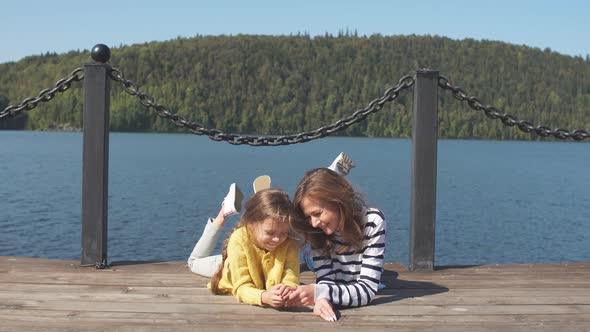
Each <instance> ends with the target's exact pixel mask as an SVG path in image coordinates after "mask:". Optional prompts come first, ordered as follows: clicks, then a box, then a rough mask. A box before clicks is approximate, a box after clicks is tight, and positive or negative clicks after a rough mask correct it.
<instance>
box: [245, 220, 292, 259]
mask: <svg viewBox="0 0 590 332" xmlns="http://www.w3.org/2000/svg"><path fill="white" fill-rule="evenodd" d="M253 226H254V232H253V233H254V243H256V246H257V247H258V248H260V249H263V250H267V251H273V250H275V249H276V248H277V247H278V246H279V245H280V244H281V243H283V242H285V240H286V239H287V237H288V235H289V224H288V223H286V222H282V221H276V220H274V219H273V218H266V219H264V220H263V221H262V222H260V223H257V224H254V225H253Z"/></svg>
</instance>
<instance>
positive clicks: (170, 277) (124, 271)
mask: <svg viewBox="0 0 590 332" xmlns="http://www.w3.org/2000/svg"><path fill="white" fill-rule="evenodd" d="M311 280H312V274H311V273H310V272H305V273H303V276H302V282H304V283H308V282H310V281H311ZM384 283H385V284H386V285H387V288H386V289H384V290H382V291H381V292H380V293H379V296H378V298H377V299H376V300H375V301H374V303H373V304H372V305H370V306H367V307H362V308H354V309H343V310H340V311H339V314H340V320H339V321H338V322H335V323H331V322H324V321H322V320H321V319H319V318H318V317H316V316H314V315H313V314H311V313H310V312H309V311H308V310H298V311H289V310H285V311H278V310H274V309H270V308H261V307H256V306H251V305H245V304H239V303H236V301H235V299H234V298H233V297H231V296H214V295H211V294H210V293H209V291H208V290H207V288H206V284H207V279H206V278H202V277H199V276H197V275H195V274H192V273H191V272H189V271H188V269H187V268H186V267H185V265H184V263H183V262H120V263H114V264H113V265H112V266H111V267H109V268H107V269H104V270H96V269H95V268H88V267H80V266H79V262H75V261H61V260H47V259H34V258H22V257H0V322H1V323H0V331H33V330H34V331H79V330H89V331H103V330H121V331H122V330H124V331H129V330H133V331H188V330H197V331H221V330H223V331H230V330H239V331H261V330H284V331H287V330H301V331H304V330H305V331H352V330H355V331H382V330H391V331H530V330H535V331H539V330H541V331H560V332H565V331H590V263H568V264H566V263H564V264H538V265H533V264H526V265H498V266H472V267H448V268H439V269H437V271H435V272H433V273H415V272H408V271H407V270H406V269H405V268H404V267H403V266H402V265H401V264H387V266H386V273H385V280H384Z"/></svg>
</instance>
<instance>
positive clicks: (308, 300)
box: [287, 284, 315, 307]
mask: <svg viewBox="0 0 590 332" xmlns="http://www.w3.org/2000/svg"><path fill="white" fill-rule="evenodd" d="M314 299H315V285H314V284H311V285H299V286H297V289H295V290H294V291H293V292H291V294H289V298H288V300H287V306H288V307H300V306H304V307H310V306H313V305H314V304H315V300H314Z"/></svg>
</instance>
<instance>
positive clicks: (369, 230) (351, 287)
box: [314, 209, 386, 307]
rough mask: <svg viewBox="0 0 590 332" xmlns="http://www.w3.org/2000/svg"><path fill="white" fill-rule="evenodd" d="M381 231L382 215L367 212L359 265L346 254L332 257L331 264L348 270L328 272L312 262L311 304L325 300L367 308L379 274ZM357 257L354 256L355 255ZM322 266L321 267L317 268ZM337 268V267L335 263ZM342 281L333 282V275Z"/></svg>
mask: <svg viewBox="0 0 590 332" xmlns="http://www.w3.org/2000/svg"><path fill="white" fill-rule="evenodd" d="M385 228H386V223H385V220H384V218H383V214H382V213H381V212H380V211H379V210H376V209H371V210H369V211H368V212H367V222H366V223H365V225H364V234H365V240H364V241H363V247H362V248H361V249H360V252H361V253H362V255H361V256H360V257H361V260H360V261H350V260H349V259H347V258H348V257H347V254H352V253H344V254H342V255H334V257H333V258H334V260H336V261H338V262H339V264H340V265H341V266H348V267H349V268H347V269H346V270H344V269H342V268H340V269H337V270H334V268H332V269H330V268H329V265H328V264H325V261H323V260H321V259H317V260H316V258H314V261H315V262H317V263H318V264H316V268H315V270H316V282H317V285H316V287H315V301H316V302H317V301H318V299H321V298H327V299H328V300H329V301H330V302H331V303H332V304H335V305H339V306H344V307H354V306H363V305H367V304H369V303H370V302H371V301H372V300H373V299H374V298H375V295H376V293H377V290H378V287H379V282H380V280H381V273H382V271H383V259H384V252H385ZM356 253H358V252H356ZM321 264H323V265H321ZM336 264H338V263H336ZM337 273H338V274H340V275H342V276H343V277H344V278H345V277H347V276H350V278H347V279H346V280H336V279H335V275H336V274H337Z"/></svg>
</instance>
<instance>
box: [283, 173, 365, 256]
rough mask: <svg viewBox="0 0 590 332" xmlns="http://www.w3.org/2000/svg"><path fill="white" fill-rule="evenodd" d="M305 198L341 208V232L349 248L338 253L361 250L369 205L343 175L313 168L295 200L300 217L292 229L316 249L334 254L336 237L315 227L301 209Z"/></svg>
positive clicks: (296, 219)
mask: <svg viewBox="0 0 590 332" xmlns="http://www.w3.org/2000/svg"><path fill="white" fill-rule="evenodd" d="M305 197H310V198H313V199H315V200H317V201H320V202H322V203H325V204H326V203H327V204H333V205H334V206H336V207H337V208H338V211H339V213H340V221H339V224H338V233H339V234H340V236H341V237H342V238H343V240H344V242H345V245H344V246H343V247H340V248H339V249H338V250H337V252H338V253H342V252H345V251H349V250H351V249H359V248H360V247H361V245H362V242H363V239H364V234H363V228H362V220H363V218H364V215H363V207H364V206H365V202H364V200H363V198H362V197H361V195H360V194H359V193H357V192H356V191H355V190H354V189H353V188H352V186H351V185H350V183H349V182H348V181H347V180H346V179H345V178H344V177H343V176H341V175H339V174H338V173H336V172H334V171H332V170H330V169H327V168H316V169H312V170H310V171H308V172H307V173H305V175H304V176H303V179H301V182H299V185H297V188H296V189H295V195H294V197H293V205H294V206H295V212H296V213H297V214H298V218H294V219H293V221H292V223H291V226H292V227H293V229H294V230H295V231H296V232H298V233H299V234H301V235H303V236H304V237H305V240H306V241H307V242H309V244H310V245H311V248H312V249H323V250H324V251H325V253H326V254H330V253H331V252H333V251H334V247H335V244H334V240H333V238H332V236H329V235H326V234H325V233H324V232H323V231H321V230H319V229H315V228H313V227H312V226H311V224H310V223H309V218H308V217H307V216H305V215H304V213H303V210H302V209H301V201H302V200H303V198H305Z"/></svg>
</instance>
